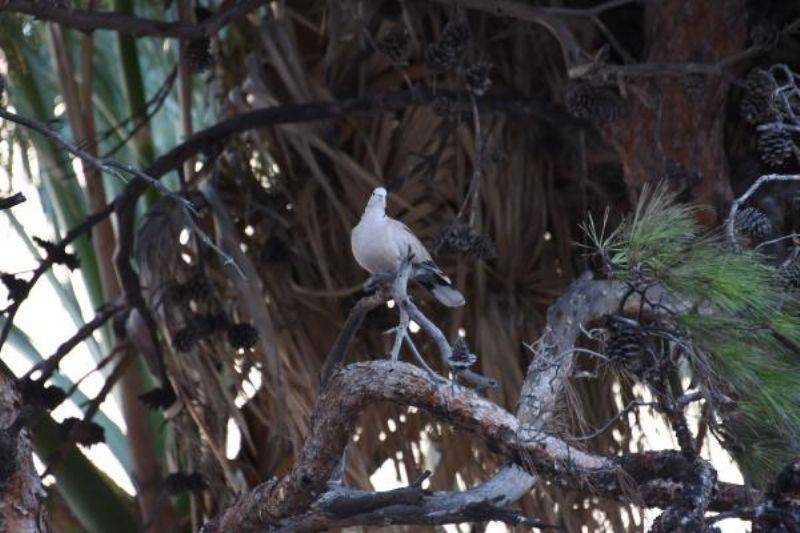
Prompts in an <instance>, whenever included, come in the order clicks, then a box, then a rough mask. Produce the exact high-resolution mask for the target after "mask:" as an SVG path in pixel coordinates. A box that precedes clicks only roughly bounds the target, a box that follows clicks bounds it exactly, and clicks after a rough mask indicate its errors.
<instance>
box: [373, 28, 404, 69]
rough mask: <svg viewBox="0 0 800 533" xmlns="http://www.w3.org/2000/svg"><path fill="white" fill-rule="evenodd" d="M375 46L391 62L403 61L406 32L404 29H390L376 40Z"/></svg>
mask: <svg viewBox="0 0 800 533" xmlns="http://www.w3.org/2000/svg"><path fill="white" fill-rule="evenodd" d="M376 47H377V48H378V51H379V52H380V53H382V54H383V55H385V56H386V57H387V58H388V59H389V61H391V62H392V63H404V62H405V59H406V54H407V53H408V33H406V31H405V30H396V31H391V32H389V33H387V34H386V35H385V36H384V37H383V39H381V40H380V41H378V43H377V45H376Z"/></svg>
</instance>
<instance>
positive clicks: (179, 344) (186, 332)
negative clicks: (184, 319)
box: [172, 326, 198, 353]
mask: <svg viewBox="0 0 800 533" xmlns="http://www.w3.org/2000/svg"><path fill="white" fill-rule="evenodd" d="M197 338H198V335H197V331H196V330H195V329H194V328H193V327H192V326H186V327H184V328H182V329H179V330H178V331H177V333H175V336H174V337H173V338H172V347H173V348H175V350H176V351H178V352H181V353H186V352H189V351H190V350H191V349H192V348H193V347H194V345H195V343H196V342H197Z"/></svg>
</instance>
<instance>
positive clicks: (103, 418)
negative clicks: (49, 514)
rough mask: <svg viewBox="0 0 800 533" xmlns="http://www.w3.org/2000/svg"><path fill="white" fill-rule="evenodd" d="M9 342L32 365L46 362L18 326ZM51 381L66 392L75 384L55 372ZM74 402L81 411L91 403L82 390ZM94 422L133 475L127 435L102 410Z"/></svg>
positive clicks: (115, 454)
mask: <svg viewBox="0 0 800 533" xmlns="http://www.w3.org/2000/svg"><path fill="white" fill-rule="evenodd" d="M0 323H1V322H0ZM8 341H9V342H10V343H11V346H13V347H14V348H16V349H17V350H19V351H20V353H21V354H22V355H23V356H25V358H27V359H28V361H30V362H31V363H34V364H36V363H39V362H41V361H43V360H44V358H43V357H42V354H41V353H39V351H38V350H37V349H36V347H35V346H34V345H33V343H32V342H31V339H30V337H29V336H28V335H27V334H26V333H25V332H24V331H22V330H20V329H19V328H18V327H17V326H13V325H12V326H11V332H10V334H9V336H8ZM51 379H52V381H53V384H54V385H56V386H58V387H61V388H62V389H64V390H67V389H69V388H70V387H72V385H73V382H72V381H71V380H70V379H69V378H67V377H66V376H64V375H63V374H61V373H59V372H55V373H54V374H53V377H52V378H51ZM72 400H73V401H74V402H75V403H76V404H77V405H78V407H81V410H84V411H85V407H83V406H85V405H87V404H88V402H89V398H88V397H87V396H86V395H85V394H84V393H83V392H81V391H80V389H77V390H76V391H75V393H74V394H73V395H72ZM94 421H95V422H97V423H98V424H99V425H100V426H102V428H103V430H104V431H105V435H106V444H107V445H108V447H109V449H111V453H113V454H114V457H116V458H117V460H118V461H119V462H120V464H122V466H123V468H125V471H126V472H128V473H131V472H132V471H133V462H132V460H131V455H130V450H129V448H128V441H127V439H126V437H125V434H124V433H123V432H122V430H121V429H120V428H119V426H118V425H117V424H116V423H114V421H113V420H111V419H110V418H108V416H107V415H106V414H105V413H103V411H102V409H101V410H100V411H98V412H97V414H96V415H95V416H94Z"/></svg>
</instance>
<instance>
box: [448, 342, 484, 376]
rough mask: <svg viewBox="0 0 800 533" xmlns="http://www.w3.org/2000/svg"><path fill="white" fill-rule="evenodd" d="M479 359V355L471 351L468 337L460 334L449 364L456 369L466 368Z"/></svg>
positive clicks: (454, 344)
mask: <svg viewBox="0 0 800 533" xmlns="http://www.w3.org/2000/svg"><path fill="white" fill-rule="evenodd" d="M477 360H478V356H476V355H475V354H474V353H471V352H470V351H469V345H468V344H467V339H466V337H461V336H459V337H458V339H456V342H454V343H453V348H452V350H451V353H450V359H448V361H447V364H448V365H450V367H451V368H453V369H454V370H466V369H468V368H469V367H471V366H472V365H474V364H475V362H476V361H477Z"/></svg>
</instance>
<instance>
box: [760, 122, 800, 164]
mask: <svg viewBox="0 0 800 533" xmlns="http://www.w3.org/2000/svg"><path fill="white" fill-rule="evenodd" d="M793 147H794V142H793V141H792V137H791V135H790V134H789V132H787V131H785V130H783V129H769V130H762V131H760V132H758V151H759V152H761V159H762V160H763V161H764V163H766V164H767V165H769V166H771V167H778V166H781V165H782V164H783V163H784V162H785V161H786V160H787V159H789V158H790V157H791V156H792V154H793V153H794V150H793Z"/></svg>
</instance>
